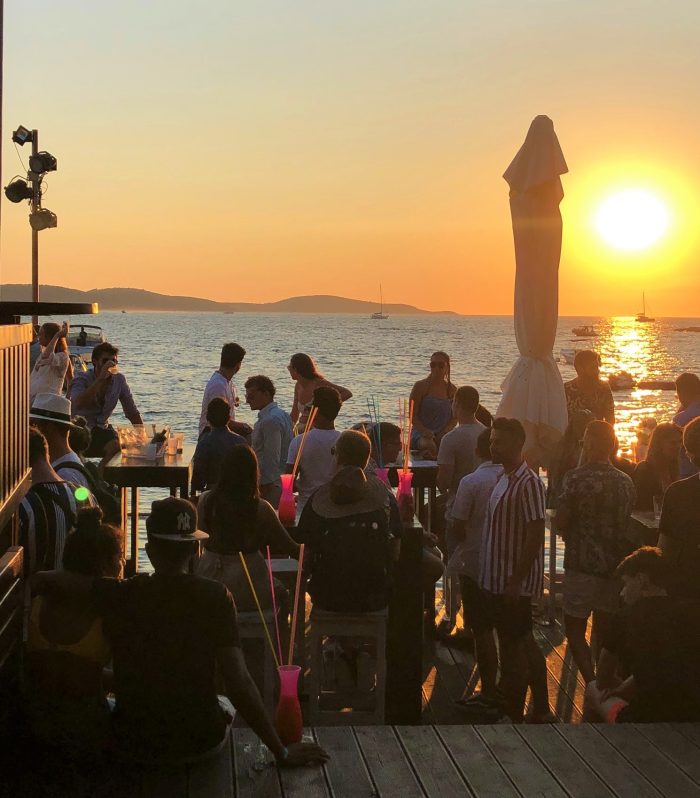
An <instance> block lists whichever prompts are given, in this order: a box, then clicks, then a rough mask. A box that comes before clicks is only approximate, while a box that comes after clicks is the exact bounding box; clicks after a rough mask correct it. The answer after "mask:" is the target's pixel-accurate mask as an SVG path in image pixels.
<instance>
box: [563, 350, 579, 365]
mask: <svg viewBox="0 0 700 798" xmlns="http://www.w3.org/2000/svg"><path fill="white" fill-rule="evenodd" d="M577 352H578V349H560V350H559V360H561V361H562V363H566V364H568V365H569V366H573V365H574V358H575V357H576V353H577Z"/></svg>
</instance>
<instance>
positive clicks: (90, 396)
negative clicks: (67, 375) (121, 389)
mask: <svg viewBox="0 0 700 798" xmlns="http://www.w3.org/2000/svg"><path fill="white" fill-rule="evenodd" d="M86 378H87V373H86V374H84V375H83V374H78V376H77V377H75V379H74V380H73V382H72V383H71V385H70V396H69V397H68V398H69V399H70V400H71V407H72V410H73V413H77V411H78V410H84V409H85V408H86V407H90V406H91V405H93V404H97V395H98V393H99V391H100V389H101V388H102V386H103V385H104V384H105V383H106V382H107V381H108V380H110V379H111V378H112V375H111V374H110V373H109V372H108V371H107V370H106V369H103V371H102V373H101V374H100V376H99V377H96V378H95V381H94V382H93V383H92V385H86V384H85V383H86Z"/></svg>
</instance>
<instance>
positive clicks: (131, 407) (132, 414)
mask: <svg viewBox="0 0 700 798" xmlns="http://www.w3.org/2000/svg"><path fill="white" fill-rule="evenodd" d="M119 401H120V402H121V405H122V409H123V410H124V415H125V416H126V417H127V418H128V419H129V421H131V423H132V424H134V425H139V424H143V419H142V418H141V414H140V413H139V410H138V408H137V407H136V402H134V397H133V396H132V395H131V389H130V388H129V383H128V382H127V381H126V378H123V379H122V387H121V391H120V392H119Z"/></svg>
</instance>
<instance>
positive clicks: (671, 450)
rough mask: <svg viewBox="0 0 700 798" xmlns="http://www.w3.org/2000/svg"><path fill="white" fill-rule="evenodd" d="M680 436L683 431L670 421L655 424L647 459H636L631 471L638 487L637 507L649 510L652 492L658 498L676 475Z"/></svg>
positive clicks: (637, 508) (650, 509)
mask: <svg viewBox="0 0 700 798" xmlns="http://www.w3.org/2000/svg"><path fill="white" fill-rule="evenodd" d="M682 438H683V431H682V430H681V429H679V428H678V427H677V426H676V425H675V424H671V423H670V422H666V423H664V424H659V425H658V426H657V427H655V428H654V431H653V432H652V434H651V440H650V441H649V450H648V452H647V456H646V460H642V462H641V463H638V464H637V467H636V468H635V470H634V474H632V481H633V482H634V487H635V488H636V490H637V504H636V506H635V509H636V510H643V511H647V512H650V511H652V510H653V509H654V496H658V497H659V499H660V498H661V497H662V496H663V495H664V493H665V492H666V488H668V486H669V485H670V484H671V483H672V482H675V481H676V480H677V479H678V477H679V473H678V468H679V459H678V458H679V454H680V450H681V441H682Z"/></svg>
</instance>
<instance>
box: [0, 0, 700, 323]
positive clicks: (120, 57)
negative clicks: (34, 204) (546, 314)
mask: <svg viewBox="0 0 700 798" xmlns="http://www.w3.org/2000/svg"><path fill="white" fill-rule="evenodd" d="M698 29H700V3H698V2H697V0H665V2H663V3H659V2H658V0H587V2H586V3H580V2H572V1H571V0H489V2H481V3H476V2H469V1H467V0H454V1H453V2H452V1H451V2H447V0H425V2H419V1H418V0H403V2H392V1H391V0H371V2H370V0H355V2H353V3H345V2H343V3H341V2H338V1H337V0H318V2H311V0H294V2H292V1H291V0H288V1H285V2H282V0H265V2H261V3H241V2H239V1H238V0H208V2H199V3H196V2H193V0H190V1H189V2H185V1H184V0H149V2H148V3H143V2H142V0H139V1H138V2H135V1H134V0H119V2H115V1H114V0H99V2H95V1H94V0H91V1H90V2H88V0H81V1H78V0H62V1H61V2H60V3H59V2H57V0H43V1H40V0H22V2H20V1H19V0H5V50H4V84H5V85H4V95H3V131H2V146H3V170H2V181H3V182H2V185H3V186H4V185H6V184H7V183H8V182H9V180H11V179H12V177H13V176H14V175H16V174H23V172H24V171H25V170H24V169H23V168H22V166H21V164H20V160H19V158H18V155H17V153H16V152H15V148H14V146H13V144H12V143H11V141H10V136H11V132H12V130H14V129H15V128H16V127H17V125H19V124H22V125H25V126H27V127H30V128H36V129H38V130H39V133H40V142H39V143H40V148H41V149H47V150H48V151H50V152H51V153H53V154H54V155H55V156H56V157H57V159H58V171H57V172H55V173H52V174H51V175H49V177H48V178H47V180H46V184H47V191H46V193H45V195H44V199H43V204H44V206H45V207H47V208H49V209H51V210H52V211H54V212H55V213H56V214H57V215H58V227H57V228H56V229H51V230H46V231H43V232H41V233H40V236H39V238H40V274H41V282H44V283H51V284H56V285H66V286H71V287H75V288H82V289H89V288H97V287H111V286H129V287H138V288H145V289H148V290H153V291H159V292H162V293H167V294H186V295H192V296H201V297H207V298H212V299H219V300H226V301H249V302H261V301H274V300H277V299H283V298H285V297H288V296H295V295H302V294H324V293H329V294H336V295H341V296H348V297H355V298H360V299H369V300H374V299H376V298H377V297H378V293H379V283H380V282H381V283H382V286H383V292H384V298H385V301H386V302H407V303H410V304H414V305H417V306H419V307H422V308H425V309H429V310H440V309H445V310H454V311H458V312H461V313H475V314H476V313H483V314H492V313H493V314H501V313H510V312H511V309H512V304H513V276H514V256H513V241H512V232H511V223H510V211H509V206H508V186H507V184H506V183H505V181H504V180H503V179H502V174H503V172H504V171H505V169H506V167H507V166H508V164H509V163H510V161H511V160H512V158H513V156H514V155H515V153H516V152H517V150H518V148H519V147H520V145H521V143H522V141H523V139H524V137H525V134H526V132H527V129H528V127H529V124H530V122H531V120H532V118H533V117H534V116H536V115H537V114H547V115H548V116H550V117H551V118H552V120H553V121H554V126H555V130H556V132H557V135H558V137H559V141H560V143H561V147H562V150H563V152H564V155H565V157H566V160H567V163H568V166H569V170H570V171H569V174H567V175H564V177H563V179H562V183H563V187H564V193H565V197H564V200H563V201H562V204H561V211H562V216H563V221H564V239H563V248H562V258H561V267H560V312H561V313H562V314H563V315H615V314H619V315H629V314H634V313H636V312H638V311H639V310H640V309H641V308H640V304H641V293H642V291H646V296H647V311H648V312H649V311H651V312H652V313H653V314H654V315H657V316H700V267H699V266H700V224H698V222H699V220H700V147H698V140H699V139H700V136H699V133H700V104H699V103H698V102H697V97H698V85H699V83H700V47H698V43H697V31H698ZM28 149H29V147H28V145H25V147H24V148H23V149H20V155H21V157H22V159H23V160H24V162H25V164H26V159H27V156H28V152H26V151H27V150H28ZM628 189H643V190H645V191H647V192H649V193H651V194H652V195H653V196H654V197H655V198H656V199H657V200H658V202H659V203H661V204H662V205H663V207H664V208H665V210H666V212H667V216H668V229H667V230H666V233H665V234H664V235H663V236H661V238H659V239H658V240H657V241H656V242H655V243H653V244H652V245H651V246H649V247H648V248H646V249H642V250H636V251H631V252H630V251H624V250H620V249H617V248H616V247H615V246H614V245H611V244H610V243H609V242H607V241H605V240H603V239H602V238H601V236H600V234H599V233H598V231H597V229H596V226H595V223H594V219H595V217H596V213H597V210H598V208H599V206H600V205H601V203H603V202H604V201H605V200H606V199H607V198H609V197H610V196H611V195H612V194H614V193H615V192H617V191H621V190H628ZM1 201H2V219H1V225H2V227H1V236H0V247H1V249H0V281H1V282H5V283H10V282H29V280H30V276H31V268H30V257H31V251H30V232H29V226H28V224H27V209H26V207H25V206H24V205H13V204H11V203H10V202H8V201H7V200H6V199H5V198H4V197H2V200H1Z"/></svg>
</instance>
